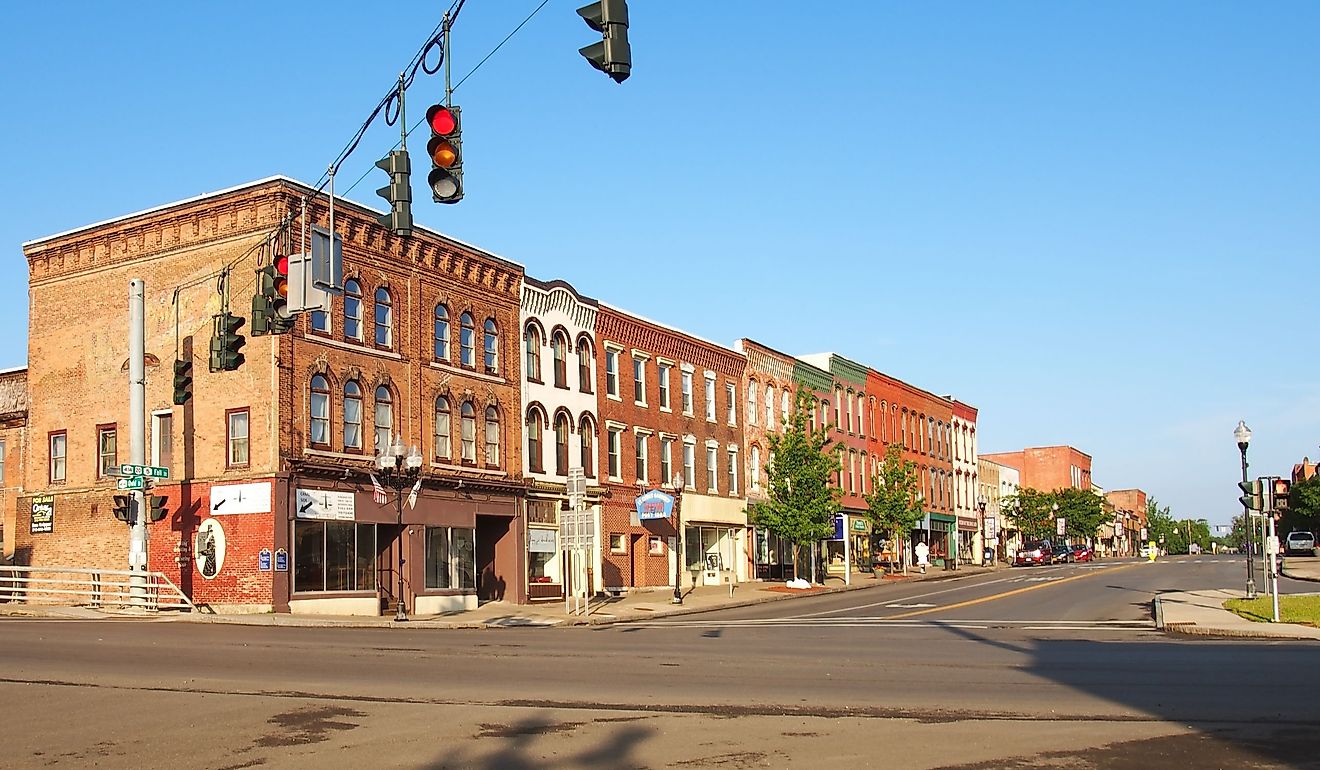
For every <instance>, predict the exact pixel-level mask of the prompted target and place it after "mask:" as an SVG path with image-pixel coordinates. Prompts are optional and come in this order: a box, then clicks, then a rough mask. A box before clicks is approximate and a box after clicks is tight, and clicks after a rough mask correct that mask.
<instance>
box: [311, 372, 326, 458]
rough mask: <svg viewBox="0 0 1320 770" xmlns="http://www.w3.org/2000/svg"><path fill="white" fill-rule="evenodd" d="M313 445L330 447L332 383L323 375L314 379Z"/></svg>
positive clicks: (312, 399) (312, 407)
mask: <svg viewBox="0 0 1320 770" xmlns="http://www.w3.org/2000/svg"><path fill="white" fill-rule="evenodd" d="M309 408H310V410H311V420H310V423H311V443H312V446H329V445H330V383H329V382H328V381H327V380H326V379H325V377H322V376H321V375H319V374H318V375H316V376H315V377H313V378H312V398H311V403H310V405H309Z"/></svg>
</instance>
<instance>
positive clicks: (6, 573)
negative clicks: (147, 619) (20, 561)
mask: <svg viewBox="0 0 1320 770" xmlns="http://www.w3.org/2000/svg"><path fill="white" fill-rule="evenodd" d="M135 579H136V580H137V581H139V582H138V584H137V585H135V584H134V580H135ZM9 601H21V602H26V603H28V604H48V605H74V606H86V607H97V608H101V607H129V608H135V609H143V610H148V611H152V612H154V611H156V610H162V609H166V610H183V609H187V610H191V611H193V612H196V611H197V607H196V605H194V604H193V603H192V600H190V599H189V598H188V597H187V595H185V594H184V593H183V591H181V590H179V587H178V586H176V585H174V583H173V582H172V581H171V580H170V579H169V578H168V577H166V576H165V575H164V573H161V572H146V573H143V572H137V573H135V572H132V571H129V570H117V569H87V568H84V567H18V566H14V567H9V566H0V602H9Z"/></svg>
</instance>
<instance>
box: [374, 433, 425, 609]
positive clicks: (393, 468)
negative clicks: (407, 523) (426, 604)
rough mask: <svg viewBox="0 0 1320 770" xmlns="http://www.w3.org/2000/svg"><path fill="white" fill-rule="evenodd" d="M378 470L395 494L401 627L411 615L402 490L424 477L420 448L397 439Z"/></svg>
mask: <svg viewBox="0 0 1320 770" xmlns="http://www.w3.org/2000/svg"><path fill="white" fill-rule="evenodd" d="M376 469H377V470H378V471H380V476H381V481H382V482H383V483H384V484H385V485H386V486H388V487H389V488H390V489H393V490H394V505H395V510H396V511H397V512H398V517H399V546H398V554H399V562H398V576H399V593H398V595H397V596H396V597H395V601H396V605H397V610H396V611H395V613H394V620H395V622H398V623H402V622H404V621H406V620H408V611H407V610H406V609H405V608H404V601H403V590H404V589H403V542H404V532H405V531H406V530H405V529H404V526H403V490H405V489H408V488H410V487H412V486H413V485H414V484H416V483H417V479H419V478H420V477H421V475H422V453H421V452H419V451H417V447H412V448H411V449H406V450H405V449H404V446H403V441H401V440H399V438H398V437H397V436H396V437H395V438H394V443H393V444H391V445H390V446H387V447H383V448H382V449H381V450H380V454H378V455H376Z"/></svg>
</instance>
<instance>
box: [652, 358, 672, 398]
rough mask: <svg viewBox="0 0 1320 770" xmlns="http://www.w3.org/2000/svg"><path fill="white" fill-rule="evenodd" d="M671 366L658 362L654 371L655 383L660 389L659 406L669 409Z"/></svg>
mask: <svg viewBox="0 0 1320 770" xmlns="http://www.w3.org/2000/svg"><path fill="white" fill-rule="evenodd" d="M671 368H672V367H670V366H668V365H667V364H660V367H659V369H658V370H657V371H656V384H657V385H658V386H659V389H660V408H661V409H669V408H670V407H669V370H670V369H671Z"/></svg>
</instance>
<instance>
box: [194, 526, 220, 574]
mask: <svg viewBox="0 0 1320 770" xmlns="http://www.w3.org/2000/svg"><path fill="white" fill-rule="evenodd" d="M193 560H194V561H195V562H196V563H197V571H198V572H200V573H201V575H202V577H204V578H206V579H207V580H210V579H211V578H214V577H215V576H216V575H219V574H220V570H221V569H222V568H223V567H224V566H225V530H224V527H221V526H220V521H219V520H218V519H207V520H206V521H203V522H202V524H201V526H200V527H198V528H197V538H196V545H194V546H193Z"/></svg>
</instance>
